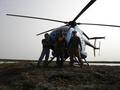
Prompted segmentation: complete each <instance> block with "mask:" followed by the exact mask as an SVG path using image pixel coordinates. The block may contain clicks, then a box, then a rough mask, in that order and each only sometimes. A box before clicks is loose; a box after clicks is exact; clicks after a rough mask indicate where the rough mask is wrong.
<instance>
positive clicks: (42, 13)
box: [0, 0, 120, 60]
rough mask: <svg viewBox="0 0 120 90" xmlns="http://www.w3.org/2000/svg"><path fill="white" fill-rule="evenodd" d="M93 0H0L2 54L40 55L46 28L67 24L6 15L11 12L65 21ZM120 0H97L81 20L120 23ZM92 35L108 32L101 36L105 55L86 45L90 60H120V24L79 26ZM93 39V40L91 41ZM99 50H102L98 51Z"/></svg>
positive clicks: (0, 50) (5, 55)
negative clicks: (38, 34) (39, 34)
mask: <svg viewBox="0 0 120 90" xmlns="http://www.w3.org/2000/svg"><path fill="white" fill-rule="evenodd" d="M89 1H90V0H0V58H2V59H38V58H39V56H40V53H41V48H42V46H41V39H42V38H43V35H41V36H36V34H37V33H40V32H42V31H45V30H49V29H52V28H56V27H59V26H62V25H64V24H61V23H56V22H49V21H42V20H34V19H25V18H17V17H9V16H6V14H7V13H11V14H20V15H29V16H37V17H44V18H51V19H58V20H63V21H70V20H73V19H74V17H75V16H76V15H77V14H78V13H79V12H80V11H81V10H82V8H83V7H84V6H85V5H86V4H87V3H88V2H89ZM119 9H120V0H97V1H96V2H95V3H94V4H93V5H92V6H91V7H90V8H89V9H88V10H87V11H86V12H85V13H84V14H83V15H82V16H81V17H80V18H79V19H78V20H77V21H78V22H82V23H83V22H86V23H102V24H113V25H120V10H119ZM79 28H80V29H81V30H83V31H84V32H85V33H86V34H87V35H88V36H89V37H94V36H105V37H106V39H105V40H101V55H100V56H98V55H97V57H96V58H94V57H93V49H92V48H90V47H87V48H86V51H87V53H88V60H94V59H95V60H120V28H115V27H99V26H85V25H81V26H79ZM91 43H93V42H91ZM97 54H98V52H97Z"/></svg>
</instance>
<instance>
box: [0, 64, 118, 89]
mask: <svg viewBox="0 0 120 90" xmlns="http://www.w3.org/2000/svg"><path fill="white" fill-rule="evenodd" d="M0 90H120V66H98V65H97V66H90V67H88V66H84V67H83V68H80V67H79V66H74V67H70V66H68V65H64V67H62V68H58V67H55V66H54V65H51V66H48V67H39V68H38V67H36V64H35V63H11V64H10V63H9V64H8V63H6V64H0Z"/></svg>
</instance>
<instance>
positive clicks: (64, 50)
mask: <svg viewBox="0 0 120 90" xmlns="http://www.w3.org/2000/svg"><path fill="white" fill-rule="evenodd" d="M44 37H45V38H44V39H43V40H42V45H43V50H42V52H41V56H40V58H39V60H38V63H37V66H40V64H41V62H42V60H43V58H44V56H45V60H44V62H43V65H44V66H47V65H48V63H49V61H48V59H49V54H50V49H51V47H52V46H53V43H51V38H50V36H49V34H48V33H46V34H45V35H44ZM80 49H81V41H80V38H79V37H78V36H77V32H76V31H72V37H71V39H70V41H69V43H67V41H66V39H65V33H64V32H61V33H59V34H58V37H57V38H56V41H55V43H54V48H52V50H53V52H54V57H56V58H57V60H56V64H57V66H58V67H62V66H63V64H64V61H65V59H66V57H65V55H66V54H67V55H68V56H69V57H70V63H69V64H70V66H73V63H74V61H75V59H76V57H77V59H78V61H79V62H80V66H81V67H82V66H83V61H82V58H81V55H80Z"/></svg>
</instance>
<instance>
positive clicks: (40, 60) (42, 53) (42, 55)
mask: <svg viewBox="0 0 120 90" xmlns="http://www.w3.org/2000/svg"><path fill="white" fill-rule="evenodd" d="M44 55H45V51H44V49H43V50H42V52H41V55H40V58H39V60H38V63H37V66H39V65H40V63H41V62H42V59H43V57H44Z"/></svg>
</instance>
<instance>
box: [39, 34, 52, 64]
mask: <svg viewBox="0 0 120 90" xmlns="http://www.w3.org/2000/svg"><path fill="white" fill-rule="evenodd" d="M44 37H45V39H42V46H43V50H42V52H41V56H40V58H39V61H38V64H37V66H39V65H40V63H41V62H42V59H43V58H44V56H45V61H44V65H47V64H48V58H49V54H50V46H51V44H50V36H49V34H48V33H46V34H45V35H44Z"/></svg>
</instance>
